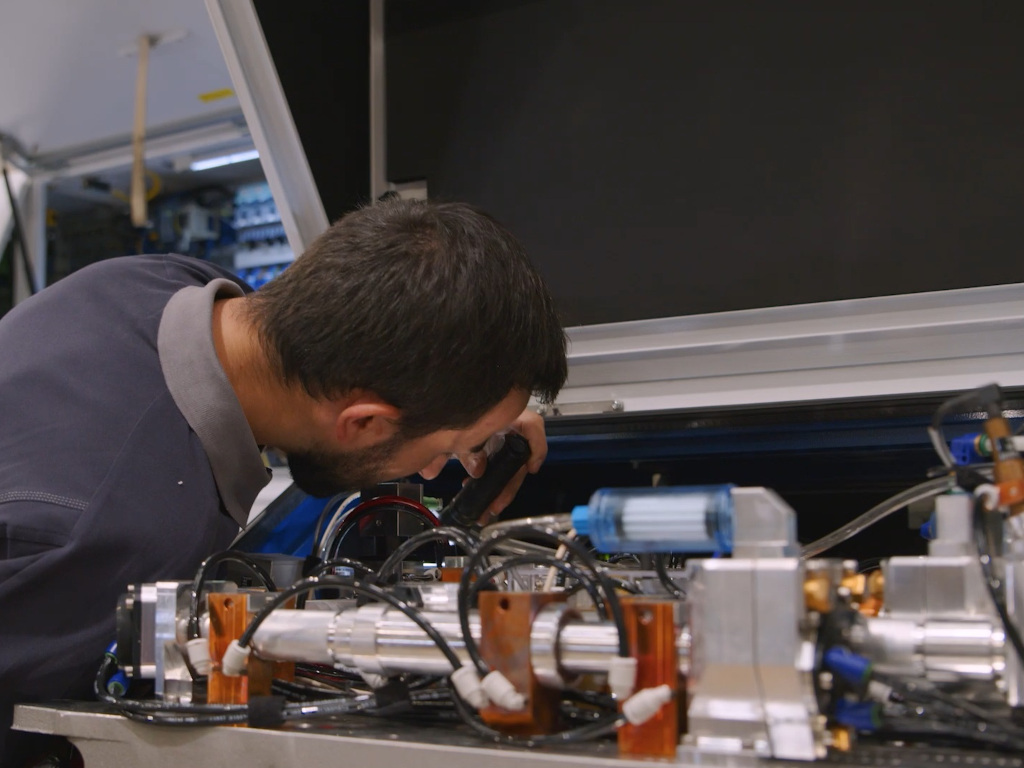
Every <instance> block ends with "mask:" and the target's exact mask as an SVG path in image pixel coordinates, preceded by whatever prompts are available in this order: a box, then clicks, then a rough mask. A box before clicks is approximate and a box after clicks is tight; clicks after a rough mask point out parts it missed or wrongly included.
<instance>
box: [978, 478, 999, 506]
mask: <svg viewBox="0 0 1024 768" xmlns="http://www.w3.org/2000/svg"><path fill="white" fill-rule="evenodd" d="M974 495H975V497H978V498H984V499H985V508H986V509H990V510H992V509H999V489H998V488H997V487H996V486H994V485H992V484H991V483H982V484H981V485H979V486H978V487H977V488H975V489H974Z"/></svg>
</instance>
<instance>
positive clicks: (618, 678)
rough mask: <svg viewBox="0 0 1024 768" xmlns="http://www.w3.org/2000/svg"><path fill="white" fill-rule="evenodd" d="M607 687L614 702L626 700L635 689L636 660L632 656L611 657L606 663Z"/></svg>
mask: <svg viewBox="0 0 1024 768" xmlns="http://www.w3.org/2000/svg"><path fill="white" fill-rule="evenodd" d="M608 687H609V688H610V689H611V692H612V696H614V697H615V698H616V700H618V701H624V700H625V699H628V698H629V697H630V696H631V695H632V694H633V689H634V688H635V687H636V659H634V658H633V657H632V656H613V657H612V659H611V661H609V662H608Z"/></svg>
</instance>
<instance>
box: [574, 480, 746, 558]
mask: <svg viewBox="0 0 1024 768" xmlns="http://www.w3.org/2000/svg"><path fill="white" fill-rule="evenodd" d="M732 487H733V486H731V485H704V486H692V487H687V486H683V487H675V488H672V487H669V488H602V489H601V490H599V491H596V492H595V493H594V495H593V496H591V497H590V503H589V504H585V505H582V506H578V507H576V508H575V509H574V510H573V511H572V525H573V528H574V529H575V530H576V533H578V534H579V535H580V536H587V537H589V538H590V541H591V543H592V544H593V545H594V547H595V548H596V549H597V551H598V552H603V553H611V552H679V553H707V554H722V553H729V552H731V551H732V519H733V504H732V493H731V489H732Z"/></svg>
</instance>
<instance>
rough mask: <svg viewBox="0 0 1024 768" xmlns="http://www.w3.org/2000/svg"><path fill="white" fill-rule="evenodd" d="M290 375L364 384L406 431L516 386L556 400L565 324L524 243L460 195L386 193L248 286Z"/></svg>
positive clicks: (459, 419) (462, 418)
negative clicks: (430, 197) (254, 287)
mask: <svg viewBox="0 0 1024 768" xmlns="http://www.w3.org/2000/svg"><path fill="white" fill-rule="evenodd" d="M249 307H250V312H251V317H253V318H254V319H255V321H256V323H257V327H258V328H259V333H260V336H261V340H262V342H263V345H264V347H265V348H266V350H267V351H268V353H269V354H270V358H271V360H272V361H273V362H274V364H275V365H276V366H277V367H278V369H279V371H278V372H279V373H280V375H281V376H282V377H283V379H284V380H285V381H288V382H292V383H296V382H297V383H299V384H301V385H302V386H303V387H304V388H305V390H306V391H307V392H308V393H309V394H310V395H312V396H314V397H323V396H328V397H330V396H337V395H341V394H343V393H345V392H348V391H351V390H353V389H367V390H370V391H372V392H374V393H376V394H377V395H379V396H380V397H382V398H383V399H384V400H386V401H387V402H389V403H390V404H392V405H394V406H396V407H397V408H399V409H400V410H401V412H402V431H403V433H404V434H405V435H407V436H409V437H414V436H419V435H423V434H427V433H429V432H433V431H436V430H438V429H460V428H465V427H467V426H469V425H471V424H473V423H474V422H476V421H477V420H478V419H479V418H480V417H481V416H483V415H484V414H485V413H486V412H487V411H489V410H490V409H491V408H493V407H494V406H495V405H497V404H498V403H499V402H501V400H502V399H504V398H505V397H506V396H507V395H508V394H509V393H510V392H511V391H512V390H514V389H518V390H523V391H526V392H530V393H532V394H534V395H535V396H537V397H538V398H539V399H540V400H541V401H542V402H550V401H551V400H553V399H554V397H555V395H556V394H558V391H559V389H561V387H562V385H563V384H564V383H565V378H566V359H565V345H566V342H565V333H564V332H563V330H562V326H561V323H560V322H559V320H558V316H557V314H556V312H555V308H554V302H553V301H552V299H551V296H550V294H549V293H548V291H547V288H546V287H545V286H544V283H543V281H542V280H541V277H540V275H539V274H538V273H537V271H536V270H535V269H534V268H533V266H532V265H531V264H530V261H529V259H528V258H527V257H526V254H525V252H524V250H523V247H522V246H521V245H520V244H519V242H518V241H517V240H516V239H515V238H514V237H513V236H512V234H511V233H510V232H508V230H506V229H505V228H504V227H502V226H501V225H500V224H498V222H496V221H495V220H494V219H492V218H491V217H490V216H488V215H487V214H485V213H483V212H482V211H479V210H477V209H475V208H473V207H471V206H469V205H465V204H462V203H432V202H424V201H411V200H389V201H385V202H379V203H377V204H376V205H373V206H368V207H365V208H361V209H359V210H357V211H354V212H352V213H349V214H348V215H346V216H344V217H343V218H342V219H340V220H339V221H337V222H336V223H335V224H334V225H333V226H331V228H330V229H328V230H327V231H326V232H325V233H324V234H323V235H321V236H320V237H319V238H318V239H317V240H316V242H314V243H313V244H312V245H311V246H310V248H309V249H308V250H307V251H306V252H305V253H304V254H303V255H302V256H301V257H300V258H298V259H297V260H296V261H295V263H294V264H293V265H292V266H291V267H289V268H288V269H287V270H286V271H285V272H284V273H282V274H281V275H280V276H279V277H277V278H276V279H274V280H273V281H272V282H270V283H268V284H267V285H266V286H264V287H263V288H261V289H260V290H259V291H257V292H256V293H254V294H251V295H250V297H249Z"/></svg>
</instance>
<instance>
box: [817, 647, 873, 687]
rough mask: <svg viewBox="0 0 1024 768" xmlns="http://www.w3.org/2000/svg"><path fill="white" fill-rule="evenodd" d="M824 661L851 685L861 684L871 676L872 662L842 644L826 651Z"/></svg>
mask: <svg viewBox="0 0 1024 768" xmlns="http://www.w3.org/2000/svg"><path fill="white" fill-rule="evenodd" d="M824 661H825V666H826V667H828V668H829V670H830V671H832V672H833V673H834V674H837V675H839V677H841V678H842V679H843V680H845V681H846V682H848V683H849V684H850V685H861V684H862V683H864V682H866V681H867V679H868V678H869V677H870V676H871V662H870V661H869V660H868V659H866V658H865V657H863V656H860V655H858V654H856V653H854V652H853V651H851V650H850V649H849V648H844V647H843V646H841V645H836V646H833V647H831V648H829V649H828V650H827V651H825V659H824Z"/></svg>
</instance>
